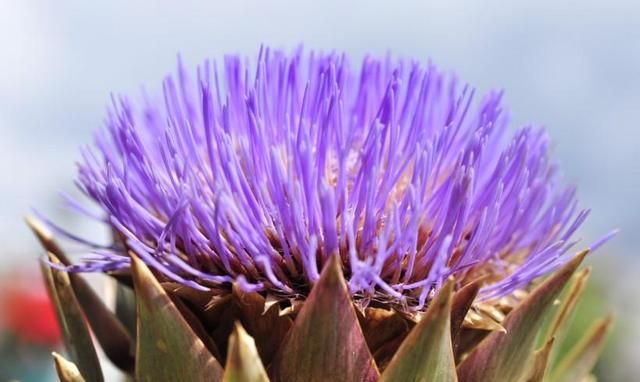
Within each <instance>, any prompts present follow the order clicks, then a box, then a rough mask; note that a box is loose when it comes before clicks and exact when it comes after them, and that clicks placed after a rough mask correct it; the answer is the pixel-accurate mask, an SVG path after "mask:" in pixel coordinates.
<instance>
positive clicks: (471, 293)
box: [451, 280, 482, 354]
mask: <svg viewBox="0 0 640 382" xmlns="http://www.w3.org/2000/svg"><path fill="white" fill-rule="evenodd" d="M481 281H482V280H476V281H474V282H471V283H469V284H467V285H465V286H464V287H462V288H461V289H460V290H458V291H457V292H456V293H455V294H454V295H453V302H452V305H451V343H452V344H453V351H454V354H455V352H456V349H457V347H458V344H459V334H460V331H461V330H462V323H463V322H464V318H465V317H466V316H467V312H468V311H469V308H471V305H472V304H473V300H475V298H476V296H477V295H478V291H479V290H480V286H481Z"/></svg>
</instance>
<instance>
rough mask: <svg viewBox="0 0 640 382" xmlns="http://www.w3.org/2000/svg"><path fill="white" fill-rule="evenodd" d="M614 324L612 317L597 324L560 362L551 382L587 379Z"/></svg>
mask: <svg viewBox="0 0 640 382" xmlns="http://www.w3.org/2000/svg"><path fill="white" fill-rule="evenodd" d="M612 323H613V317H612V316H608V317H606V318H604V319H602V320H599V321H598V322H596V323H595V324H594V325H593V327H592V328H591V329H590V330H589V332H588V333H587V334H586V335H585V336H584V338H583V339H582V341H580V342H579V343H578V344H577V345H575V346H574V347H573V349H571V350H570V351H569V353H568V354H567V355H566V357H565V358H563V359H561V360H560V363H559V364H558V366H557V367H556V368H555V369H554V370H553V373H552V375H551V378H550V380H551V381H553V382H571V381H580V380H582V379H584V378H586V377H587V376H588V375H589V372H590V371H591V369H592V368H593V366H594V365H595V364H596V361H597V360H598V356H599V355H600V351H601V350H602V347H603V346H604V341H605V340H606V338H607V333H608V332H609V329H610V328H611V325H612Z"/></svg>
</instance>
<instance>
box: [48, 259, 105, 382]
mask: <svg viewBox="0 0 640 382" xmlns="http://www.w3.org/2000/svg"><path fill="white" fill-rule="evenodd" d="M49 261H51V262H52V263H54V264H60V260H59V259H58V257H57V256H56V255H54V254H53V253H49ZM41 270H42V274H43V275H44V278H45V282H46V285H47V291H48V292H49V297H50V298H51V301H52V302H53V304H54V306H55V310H56V314H57V317H58V323H59V324H60V328H61V329H62V330H61V331H62V337H63V339H64V343H65V348H66V349H67V352H68V353H69V356H70V358H71V360H72V361H73V363H75V364H76V365H77V367H78V369H79V370H80V373H81V374H82V375H83V376H84V377H85V378H86V380H87V381H89V382H94V381H97V382H101V381H103V379H104V378H103V376H102V370H101V369H100V362H99V361H98V356H97V354H96V350H95V347H94V346H93V341H92V340H91V334H90V332H89V328H88V326H87V322H86V321H85V318H84V315H83V314H82V310H81V308H80V306H79V304H78V300H77V299H76V296H75V294H74V293H73V289H72V288H71V281H70V280H69V274H68V273H66V272H63V271H59V270H56V269H54V268H51V267H50V266H49V265H48V264H45V263H41Z"/></svg>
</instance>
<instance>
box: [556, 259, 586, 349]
mask: <svg viewBox="0 0 640 382" xmlns="http://www.w3.org/2000/svg"><path fill="white" fill-rule="evenodd" d="M590 275H591V268H585V269H583V270H582V271H580V272H578V273H576V275H575V276H574V277H573V278H574V280H573V283H572V284H571V288H569V290H568V292H567V294H566V296H565V297H564V299H563V301H562V305H561V306H560V308H559V309H558V311H557V312H556V314H555V315H554V316H553V320H552V321H551V323H550V324H549V330H548V331H547V334H546V336H545V337H544V338H545V339H549V338H551V337H556V338H558V335H559V334H561V333H560V332H561V331H562V330H563V328H565V327H566V326H567V324H568V322H569V321H570V318H571V316H572V314H573V312H574V310H575V308H576V305H577V304H578V300H580V297H582V293H583V292H584V289H585V286H586V285H587V281H588V280H589V276H590Z"/></svg>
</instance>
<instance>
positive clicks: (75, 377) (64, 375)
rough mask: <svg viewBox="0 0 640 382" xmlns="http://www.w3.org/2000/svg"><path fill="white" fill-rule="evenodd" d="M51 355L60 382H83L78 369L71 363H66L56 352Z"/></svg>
mask: <svg viewBox="0 0 640 382" xmlns="http://www.w3.org/2000/svg"><path fill="white" fill-rule="evenodd" d="M52 355H53V362H54V365H55V366H56V373H57V374H58V379H59V380H60V382H85V380H84V378H82V375H81V374H80V371H79V370H78V367H77V366H76V365H75V364H74V363H73V362H70V361H67V360H66V359H64V357H63V356H61V355H60V354H58V353H56V352H53V353H52Z"/></svg>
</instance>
